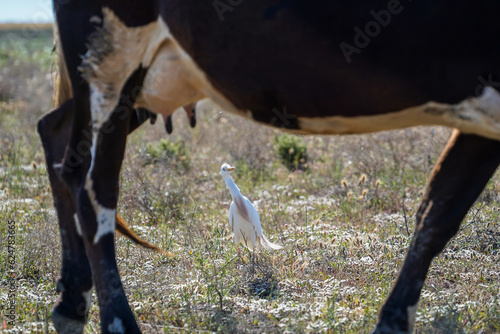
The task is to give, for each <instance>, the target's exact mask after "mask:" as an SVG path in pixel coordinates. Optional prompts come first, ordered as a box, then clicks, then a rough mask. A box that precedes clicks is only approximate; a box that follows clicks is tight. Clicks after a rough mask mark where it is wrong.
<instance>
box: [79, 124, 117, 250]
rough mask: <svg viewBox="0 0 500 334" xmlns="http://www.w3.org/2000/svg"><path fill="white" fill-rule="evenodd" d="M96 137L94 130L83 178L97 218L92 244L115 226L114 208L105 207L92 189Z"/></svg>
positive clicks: (113, 230)
mask: <svg viewBox="0 0 500 334" xmlns="http://www.w3.org/2000/svg"><path fill="white" fill-rule="evenodd" d="M97 139H98V133H96V132H94V133H93V135H92V148H91V152H92V162H91V164H90V168H89V171H88V173H87V178H86V180H85V190H87V195H88V196H89V200H90V203H91V204H92V208H93V209H94V213H95V215H96V220H97V231H96V233H95V235H94V241H93V242H94V245H95V244H97V243H98V242H99V240H100V239H101V237H102V236H103V235H105V234H108V233H114V232H115V227H116V221H115V219H116V209H114V208H112V209H109V208H105V207H104V206H102V205H101V204H99V202H98V201H97V198H96V193H95V191H94V187H93V185H94V180H93V179H92V171H93V170H94V165H95V156H96V150H97Z"/></svg>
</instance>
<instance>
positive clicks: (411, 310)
mask: <svg viewBox="0 0 500 334" xmlns="http://www.w3.org/2000/svg"><path fill="white" fill-rule="evenodd" d="M417 308H418V302H417V303H416V304H415V305H413V306H408V308H407V309H406V312H407V314H408V333H413V328H415V318H416V316H417Z"/></svg>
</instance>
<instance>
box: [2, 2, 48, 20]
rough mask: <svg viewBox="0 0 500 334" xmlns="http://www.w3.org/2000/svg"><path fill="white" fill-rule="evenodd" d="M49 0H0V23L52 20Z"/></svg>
mask: <svg viewBox="0 0 500 334" xmlns="http://www.w3.org/2000/svg"><path fill="white" fill-rule="evenodd" d="M53 20H54V18H53V15H52V1H51V0H0V23H12V22H22V23H40V22H52V21H53Z"/></svg>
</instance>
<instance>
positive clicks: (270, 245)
mask: <svg viewBox="0 0 500 334" xmlns="http://www.w3.org/2000/svg"><path fill="white" fill-rule="evenodd" d="M260 244H261V245H262V247H264V248H265V249H270V250H278V249H282V248H283V246H280V245H277V244H273V243H272V242H271V241H269V240H267V238H266V237H265V236H264V234H262V235H261V237H260Z"/></svg>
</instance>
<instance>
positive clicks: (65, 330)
mask: <svg viewBox="0 0 500 334" xmlns="http://www.w3.org/2000/svg"><path fill="white" fill-rule="evenodd" d="M52 322H53V323H54V327H55V328H56V331H57V333H59V334H81V333H83V328H84V327H85V321H82V320H78V319H71V318H67V317H64V316H62V315H61V314H60V313H59V312H57V308H56V309H53V310H52Z"/></svg>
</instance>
